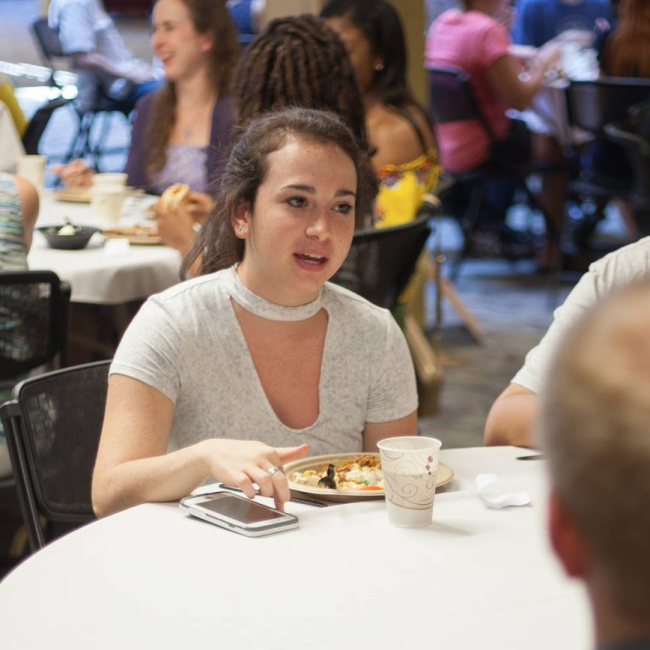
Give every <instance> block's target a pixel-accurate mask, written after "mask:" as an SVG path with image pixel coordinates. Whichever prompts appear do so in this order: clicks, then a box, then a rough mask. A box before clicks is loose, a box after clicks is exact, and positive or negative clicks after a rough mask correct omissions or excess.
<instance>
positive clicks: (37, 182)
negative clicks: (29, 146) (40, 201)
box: [16, 156, 47, 191]
mask: <svg viewBox="0 0 650 650" xmlns="http://www.w3.org/2000/svg"><path fill="white" fill-rule="evenodd" d="M46 161H47V157H46V156H21V157H20V158H18V164H17V165H16V175H17V176H22V178H25V179H27V180H28V181H29V182H30V183H32V185H34V187H35V188H36V189H37V190H39V191H40V190H42V189H43V183H44V181H45V162H46Z"/></svg>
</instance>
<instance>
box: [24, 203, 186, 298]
mask: <svg viewBox="0 0 650 650" xmlns="http://www.w3.org/2000/svg"><path fill="white" fill-rule="evenodd" d="M150 202H151V200H149V201H147V198H146V197H145V198H144V199H142V198H139V199H127V201H126V202H125V206H124V210H123V212H122V215H123V222H124V223H127V224H128V223H134V222H136V221H139V220H142V219H143V217H144V208H145V207H146V206H147V205H148V203H150ZM65 217H68V218H69V219H70V220H71V221H72V222H73V223H75V224H78V225H89V226H93V225H94V226H96V225H98V224H97V223H96V220H95V218H94V217H93V214H92V209H91V207H90V205H88V204H83V203H81V204H80V203H62V202H59V201H56V200H55V199H54V197H53V195H52V193H51V192H49V191H45V192H43V194H42V197H41V209H40V213H39V218H38V222H37V224H36V225H37V226H47V225H56V224H62V223H64V218H65ZM108 253H109V251H108V250H105V249H104V242H103V238H102V237H101V236H100V235H95V236H93V239H91V241H90V243H89V245H88V247H87V248H85V249H84V250H80V251H63V250H54V249H51V248H50V247H49V246H48V245H47V242H46V241H45V239H44V238H43V236H42V235H41V234H40V233H38V232H36V233H34V241H33V244H32V248H31V250H30V252H29V257H28V264H29V268H30V269H32V270H51V271H54V272H55V273H56V274H57V275H58V276H59V277H60V278H61V279H62V280H66V281H67V282H69V283H70V285H71V287H72V301H73V302H83V303H92V304H106V305H112V304H120V303H125V302H129V301H131V300H140V299H144V298H147V297H148V296H150V295H152V294H154V293H158V292H160V291H164V290H165V289H168V288H169V287H171V286H173V285H174V284H176V283H177V282H179V281H180V276H179V270H180V265H181V255H180V253H179V252H178V251H175V250H173V249H171V248H168V247H167V246H131V247H130V248H129V249H128V250H127V251H125V252H124V254H123V255H119V256H117V255H110V254H108Z"/></svg>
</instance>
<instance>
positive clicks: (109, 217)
mask: <svg viewBox="0 0 650 650" xmlns="http://www.w3.org/2000/svg"><path fill="white" fill-rule="evenodd" d="M125 198H126V189H125V188H124V187H119V186H114V185H107V186H105V187H104V186H102V185H93V187H91V188H90V204H91V206H92V209H93V214H94V216H95V218H97V219H98V220H99V221H101V222H103V223H104V224H106V225H115V224H117V223H118V222H119V220H120V217H121V215H122V204H123V203H124V199H125Z"/></svg>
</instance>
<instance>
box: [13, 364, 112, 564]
mask: <svg viewBox="0 0 650 650" xmlns="http://www.w3.org/2000/svg"><path fill="white" fill-rule="evenodd" d="M109 366H110V361H100V362H97V363H90V364H87V365H83V366H75V367H72V368H66V369H64V370H57V371H55V372H51V373H47V374H45V375H40V376H39V377H34V378H31V379H26V380H25V381H23V382H21V383H20V384H18V385H17V386H16V387H15V388H14V391H13V399H12V400H11V401H9V402H6V403H5V404H3V405H2V407H0V417H1V418H2V423H3V425H4V429H5V435H6V437H7V445H8V448H9V455H10V457H11V464H12V467H13V469H14V474H15V477H16V484H17V488H18V497H19V501H20V508H21V512H22V515H23V519H24V521H25V526H26V528H27V533H28V537H29V543H30V547H31V549H32V551H36V550H38V549H40V548H43V546H45V544H46V539H47V538H48V537H49V536H50V535H46V534H44V532H43V529H42V527H41V524H40V521H39V518H40V517H44V518H45V520H46V522H47V523H48V526H49V528H50V532H51V529H52V528H53V526H55V525H56V524H59V525H66V530H70V529H71V528H75V527H78V526H81V525H83V524H85V523H87V522H89V521H92V520H94V519H95V514H94V512H93V508H92V499H91V487H92V473H93V467H94V465H95V458H96V456H97V449H98V446H99V438H100V434H101V428H102V421H103V418H104V410H105V407H106V393H107V391H108V370H109Z"/></svg>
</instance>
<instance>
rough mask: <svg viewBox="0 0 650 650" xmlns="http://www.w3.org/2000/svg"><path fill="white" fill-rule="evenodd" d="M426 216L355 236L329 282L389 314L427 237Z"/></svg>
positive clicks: (409, 275)
mask: <svg viewBox="0 0 650 650" xmlns="http://www.w3.org/2000/svg"><path fill="white" fill-rule="evenodd" d="M429 218H430V217H429V215H424V216H422V217H419V218H417V219H414V220H413V221H410V222H408V223H406V224H402V225H399V226H393V227H391V228H378V229H375V228H369V229H367V230H360V231H358V232H356V233H355V235H354V238H353V240H352V246H351V247H350V253H349V254H348V257H347V259H346V260H345V262H344V263H343V266H342V267H341V269H340V270H339V271H338V272H337V273H336V275H335V276H334V277H333V278H332V282H335V283H336V284H339V285H341V286H343V287H345V288H346V289H350V290H351V291H354V292H355V293H358V294H359V295H361V296H363V297H364V298H366V299H367V300H369V301H370V302H372V303H374V304H375V305H379V306H380V307H384V308H386V309H390V310H393V309H395V307H396V306H397V301H398V298H399V296H400V295H401V293H402V291H403V290H404V289H405V287H406V285H407V284H408V281H409V280H410V279H411V276H412V275H413V271H414V270H415V265H416V263H417V260H418V257H419V256H420V253H421V252H422V250H423V248H424V246H425V244H426V241H427V239H428V237H429V235H430V234H431V228H430V227H429Z"/></svg>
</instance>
